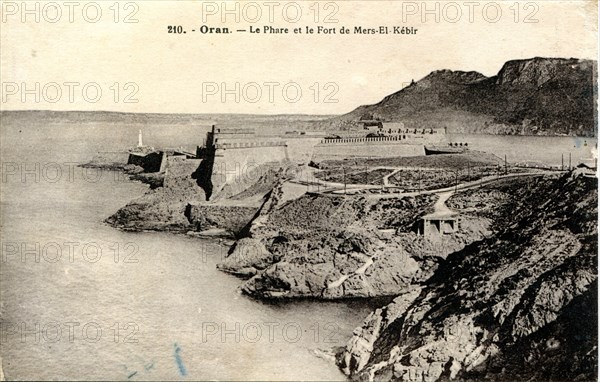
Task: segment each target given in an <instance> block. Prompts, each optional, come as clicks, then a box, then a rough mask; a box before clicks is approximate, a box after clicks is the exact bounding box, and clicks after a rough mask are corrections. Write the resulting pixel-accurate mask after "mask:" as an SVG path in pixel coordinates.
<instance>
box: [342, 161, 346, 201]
mask: <svg viewBox="0 0 600 382" xmlns="http://www.w3.org/2000/svg"><path fill="white" fill-rule="evenodd" d="M342 171H343V172H344V195H346V167H342Z"/></svg>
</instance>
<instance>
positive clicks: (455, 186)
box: [454, 170, 458, 193]
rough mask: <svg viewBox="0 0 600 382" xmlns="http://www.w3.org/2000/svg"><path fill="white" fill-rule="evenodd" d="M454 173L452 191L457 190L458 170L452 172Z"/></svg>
mask: <svg viewBox="0 0 600 382" xmlns="http://www.w3.org/2000/svg"><path fill="white" fill-rule="evenodd" d="M454 175H455V176H456V178H455V180H454V192H455V193H456V192H458V170H457V171H455V172H454Z"/></svg>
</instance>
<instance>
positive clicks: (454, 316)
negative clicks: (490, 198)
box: [338, 171, 598, 381]
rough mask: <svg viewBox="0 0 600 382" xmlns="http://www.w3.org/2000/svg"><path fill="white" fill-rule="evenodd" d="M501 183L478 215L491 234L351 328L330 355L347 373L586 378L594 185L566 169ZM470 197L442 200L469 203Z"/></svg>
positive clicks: (590, 347)
mask: <svg viewBox="0 0 600 382" xmlns="http://www.w3.org/2000/svg"><path fill="white" fill-rule="evenodd" d="M505 189H506V190H510V192H508V193H507V196H508V197H506V198H500V200H502V199H504V201H503V202H501V203H500V204H499V205H498V206H497V208H493V209H492V210H488V211H487V212H485V214H486V215H487V214H489V213H491V214H492V215H495V217H494V218H492V221H493V223H492V226H491V228H492V230H493V231H494V233H493V234H492V235H491V236H488V237H486V238H485V239H483V240H479V241H475V242H473V243H471V244H470V245H468V246H466V247H464V248H463V249H461V250H459V251H457V252H454V253H452V254H451V255H450V256H448V257H447V259H446V261H444V262H443V263H441V264H440V266H438V267H437V269H436V270H435V272H434V273H433V275H432V276H431V277H430V278H429V279H428V280H427V281H426V282H424V283H422V284H421V285H415V286H413V288H411V289H406V290H404V291H402V292H401V293H399V296H398V297H397V298H396V299H395V300H394V301H393V302H392V303H390V304H389V305H387V306H385V307H383V308H381V309H377V310H376V311H375V312H373V313H372V314H371V315H370V316H369V317H368V318H367V319H366V320H365V323H364V324H363V326H362V327H360V328H357V329H356V330H355V332H354V337H353V338H352V340H351V341H350V343H349V344H348V346H347V348H346V349H345V351H344V352H343V353H342V354H341V355H340V356H339V359H338V362H339V365H340V367H341V368H342V369H343V370H344V371H345V372H346V373H347V374H348V375H349V376H351V377H352V378H353V379H356V380H369V381H371V380H404V381H442V380H450V379H459V380H473V381H475V380H484V379H485V380H497V381H516V380H528V381H530V380H536V381H537V380H572V381H575V380H582V381H584V380H595V379H596V376H597V369H596V364H597V293H596V290H597V272H598V269H597V251H598V248H597V232H598V231H597V204H598V195H597V180H596V179H595V178H590V177H586V176H584V175H583V174H581V173H580V172H579V171H575V172H572V173H570V174H567V175H565V176H563V177H561V178H559V179H556V178H539V179H537V181H535V182H531V183H529V184H528V185H527V186H525V185H520V186H516V185H514V184H512V185H506V187H505ZM498 191H500V192H502V190H497V191H495V192H498ZM514 192H519V193H520V197H519V198H515V197H512V196H511V195H514ZM477 194H480V195H479V196H477ZM480 196H481V190H476V191H473V192H472V193H471V195H462V197H461V199H462V200H454V201H452V200H451V201H450V202H449V204H450V205H453V206H455V207H459V206H460V207H462V208H469V207H473V206H476V205H477V204H478V203H480V201H481V197H480Z"/></svg>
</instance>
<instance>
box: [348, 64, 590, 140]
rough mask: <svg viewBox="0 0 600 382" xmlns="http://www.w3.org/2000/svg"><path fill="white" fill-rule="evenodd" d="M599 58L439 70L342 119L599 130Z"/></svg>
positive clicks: (524, 130)
mask: <svg viewBox="0 0 600 382" xmlns="http://www.w3.org/2000/svg"><path fill="white" fill-rule="evenodd" d="M597 71H598V69H597V62H596V61H591V60H578V59H562V58H540V57H536V58H533V59H528V60H515V61H509V62H507V63H506V64H504V66H503V67H502V69H501V70H500V72H499V73H498V74H497V75H496V76H493V77H485V76H484V75H482V74H480V73H476V72H461V71H449V70H440V71H435V72H432V73H431V74H429V75H428V76H426V77H425V78H423V79H421V80H419V81H416V82H413V83H412V84H411V85H410V86H408V87H406V88H404V89H402V90H400V91H398V92H396V93H394V94H392V95H389V96H387V97H385V98H384V99H383V100H382V101H381V102H379V103H377V104H375V105H369V106H361V107H359V108H357V109H356V110H354V111H352V112H351V113H349V114H346V115H344V116H342V117H340V118H339V119H338V121H340V122H342V123H343V122H346V123H350V121H357V120H359V119H373V118H378V119H381V120H383V121H399V122H404V123H405V124H406V125H407V126H409V127H411V128H412V127H416V128H430V127H440V126H446V127H447V128H448V131H449V132H467V133H491V134H540V135H555V134H569V135H580V136H596V134H597V133H596V125H595V122H594V121H595V116H596V105H597V96H598V95H597V91H596V78H597Z"/></svg>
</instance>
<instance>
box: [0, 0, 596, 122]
mask: <svg viewBox="0 0 600 382" xmlns="http://www.w3.org/2000/svg"><path fill="white" fill-rule="evenodd" d="M1 17H2V20H1V24H0V28H1V29H0V42H1V51H0V55H1V63H0V78H1V82H2V100H1V101H2V103H1V108H2V110H28V109H44V110H109V111H122V112H152V113H250V114H339V113H345V112H349V111H351V110H353V109H354V108H355V107H357V106H359V105H362V104H372V103H375V102H378V101H380V100H381V99H382V98H383V97H385V96H386V95H388V94H391V93H393V92H396V91H398V90H400V89H401V88H403V87H404V86H406V85H407V84H408V83H410V81H412V80H418V79H420V78H423V77H424V76H426V75H427V74H428V73H430V72H431V71H433V70H439V69H451V70H464V71H471V70H474V71H478V72H480V73H482V74H484V75H486V76H492V75H495V74H496V73H497V72H498V71H499V70H500V69H501V67H502V65H503V64H504V63H505V62H506V61H509V60H514V59H525V58H531V57H536V56H542V57H576V58H585V59H597V56H598V48H597V46H598V45H597V41H598V40H597V39H598V31H597V26H598V4H597V2H596V1H543V2H542V1H521V2H516V1H496V2H493V1H455V2H438V1H373V0H369V1H347V0H346V1H311V0H309V1H295V2H291V1H244V2H239V1H238V2H236V1H120V2H117V1H115V0H112V1H111V0H109V1H95V2H94V1H75V2H68V1H55V2H38V1H28V2H26V3H23V2H21V1H15V2H13V1H4V2H2V9H1ZM394 26H396V27H400V28H402V27H405V31H406V30H407V29H409V30H410V29H411V28H412V29H411V30H412V31H413V32H414V31H415V29H416V32H414V33H412V34H406V33H405V34H402V33H398V34H395V33H393V32H394V30H393V27H394ZM169 27H171V28H169ZM265 27H267V28H268V27H273V28H287V29H288V33H265V32H268V31H265ZM319 27H321V28H323V29H322V30H321V31H320V32H321V33H319V30H318V28H319ZM380 27H387V28H388V29H387V31H388V34H370V33H366V32H367V31H369V30H370V29H374V30H376V31H379V28H380ZM209 28H215V29H213V32H219V31H221V32H224V31H225V30H224V28H228V29H229V32H230V33H201V30H204V29H209ZM217 28H219V29H217ZM250 28H252V30H253V31H256V30H260V32H261V33H250ZM296 28H300V30H301V32H300V33H295V29H296ZM307 28H312V29H313V30H314V33H313V34H309V33H307ZM332 28H333V32H332V31H331V29H332ZM346 28H347V30H348V31H349V33H346V34H341V33H340V32H341V30H342V29H346ZM357 28H361V29H360V31H361V32H365V33H356V32H358V30H357ZM238 30H239V31H238ZM241 30H243V31H244V32H242V31H241ZM325 30H328V31H329V33H324V32H325ZM169 31H171V32H174V33H169ZM401 31H402V30H401V29H398V32H401ZM183 32H185V33H183ZM271 32H272V31H271Z"/></svg>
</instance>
